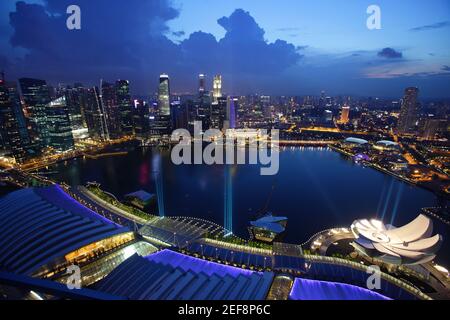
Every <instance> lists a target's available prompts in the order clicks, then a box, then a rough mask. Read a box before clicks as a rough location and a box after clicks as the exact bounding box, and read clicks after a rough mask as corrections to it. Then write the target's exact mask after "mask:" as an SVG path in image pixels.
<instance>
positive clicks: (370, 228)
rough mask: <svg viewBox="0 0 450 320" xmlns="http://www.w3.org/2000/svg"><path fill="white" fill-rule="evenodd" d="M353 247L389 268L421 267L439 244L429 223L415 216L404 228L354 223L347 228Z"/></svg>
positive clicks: (372, 221)
mask: <svg viewBox="0 0 450 320" xmlns="http://www.w3.org/2000/svg"><path fill="white" fill-rule="evenodd" d="M351 229H352V232H353V234H354V235H355V238H356V239H355V241H354V243H353V245H354V247H355V248H356V249H357V250H358V251H360V252H362V253H364V254H366V255H368V256H371V257H373V258H377V259H380V260H383V261H385V262H387V263H392V264H423V263H426V262H429V261H431V260H433V259H434V258H435V256H436V252H437V251H438V250H439V247H440V245H441V243H442V237H441V236H440V235H439V234H436V235H434V236H432V234H433V222H432V221H431V219H430V218H428V217H427V216H425V215H419V216H418V217H417V218H416V219H415V220H414V221H412V222H410V223H408V224H407V225H405V226H403V227H400V228H395V227H393V226H391V225H384V224H383V223H382V222H381V221H379V220H367V219H363V220H356V221H355V222H354V223H353V224H352V226H351Z"/></svg>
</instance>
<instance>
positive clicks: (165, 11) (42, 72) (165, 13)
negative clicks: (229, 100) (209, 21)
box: [8, 0, 301, 94]
mask: <svg viewBox="0 0 450 320" xmlns="http://www.w3.org/2000/svg"><path fill="white" fill-rule="evenodd" d="M72 3H73V0H48V1H47V4H46V5H45V6H42V5H37V4H26V3H24V2H18V3H17V5H16V11H14V12H12V13H10V24H11V26H12V28H13V34H12V36H11V38H10V43H11V44H12V45H13V46H14V47H21V48H24V49H26V51H27V54H26V55H25V57H24V58H23V59H21V60H19V61H18V63H17V65H14V68H12V66H11V65H10V69H14V70H8V71H10V72H11V73H15V74H14V76H16V77H22V76H32V77H41V78H44V79H47V80H50V81H53V82H59V81H62V82H67V83H70V82H74V81H84V82H87V83H92V82H93V81H95V82H97V81H98V79H100V78H104V79H110V80H114V79H117V78H127V79H130V80H131V81H132V82H134V83H133V87H134V88H137V90H136V91H137V92H139V93H143V94H145V93H149V92H151V91H153V90H154V89H155V88H156V81H157V77H158V75H159V73H161V72H167V73H169V74H170V75H171V77H172V79H173V81H172V83H173V87H174V89H175V90H189V89H191V88H192V86H193V85H194V84H193V83H195V82H194V81H193V79H192V78H193V77H195V76H194V74H197V73H198V72H202V73H207V74H213V73H222V74H224V75H227V74H228V75H229V79H230V80H229V81H230V82H231V81H232V80H231V79H232V76H231V75H233V79H236V80H233V81H236V83H235V84H234V85H233V86H239V87H240V88H242V89H252V88H251V87H245V84H248V83H251V82H252V81H251V80H252V79H260V78H261V77H263V76H267V75H269V74H270V75H276V74H277V73H281V72H282V71H283V70H285V69H287V68H289V67H290V66H293V65H295V64H296V63H297V62H298V61H299V59H300V58H301V55H300V54H299V53H298V48H296V47H295V46H294V45H292V44H290V43H287V42H286V41H282V40H276V41H275V42H273V43H268V42H267V41H265V39H264V33H265V32H264V30H263V29H262V28H261V27H260V26H259V25H258V24H257V23H256V21H255V20H254V19H253V17H252V16H251V15H250V14H249V13H248V12H245V11H243V10H240V9H238V10H236V11H235V12H233V13H232V14H231V15H230V16H229V17H222V18H220V19H219V20H218V23H219V25H221V26H222V27H223V28H224V29H225V30H226V34H225V36H224V38H223V39H220V40H219V41H218V40H217V39H216V38H215V37H214V36H213V35H211V34H209V33H205V32H195V33H193V34H191V35H189V37H188V38H187V39H186V40H183V41H181V43H179V44H177V43H174V42H172V41H171V40H169V39H168V38H167V36H166V35H168V34H171V35H174V36H177V35H179V36H182V33H181V32H182V31H181V32H171V30H169V28H168V27H167V22H168V21H170V20H171V19H174V18H176V17H177V16H178V11H176V10H175V9H173V8H172V7H171V6H170V2H169V1H166V0H152V1H141V0H127V1H109V0H96V1H91V0H78V1H76V3H77V5H79V6H80V8H81V15H82V25H81V30H76V31H69V30H68V29H67V28H66V19H67V14H66V8H67V6H69V5H70V4H72ZM240 74H245V80H246V82H245V83H238V81H240V80H241V81H242V82H244V78H242V79H240V78H239V77H238V75H240ZM248 80H250V81H248Z"/></svg>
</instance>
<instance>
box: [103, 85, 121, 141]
mask: <svg viewBox="0 0 450 320" xmlns="http://www.w3.org/2000/svg"><path fill="white" fill-rule="evenodd" d="M101 90H102V94H101V99H100V103H101V104H102V109H103V110H104V117H105V120H106V126H107V132H108V137H109V138H110V139H116V138H118V137H120V135H121V128H120V109H119V102H118V98H117V94H116V86H115V85H113V84H111V83H108V82H103V81H102V83H101Z"/></svg>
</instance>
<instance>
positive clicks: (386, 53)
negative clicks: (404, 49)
mask: <svg viewBox="0 0 450 320" xmlns="http://www.w3.org/2000/svg"><path fill="white" fill-rule="evenodd" d="M377 56H378V57H381V58H386V59H400V58H403V53H401V52H399V51H396V50H395V49H392V48H384V49H382V50H381V51H380V52H378V53H377Z"/></svg>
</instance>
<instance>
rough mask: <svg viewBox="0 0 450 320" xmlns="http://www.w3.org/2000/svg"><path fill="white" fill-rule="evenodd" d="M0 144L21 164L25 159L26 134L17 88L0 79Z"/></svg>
mask: <svg viewBox="0 0 450 320" xmlns="http://www.w3.org/2000/svg"><path fill="white" fill-rule="evenodd" d="M0 142H1V145H3V147H4V148H5V149H6V150H8V151H10V152H11V154H12V156H13V157H14V159H15V160H16V161H17V162H19V163H21V162H23V161H24V160H25V159H26V157H27V152H26V147H27V146H28V134H27V131H26V125H25V118H24V116H23V112H22V108H21V105H20V100H19V97H18V94H17V87H16V85H15V83H14V84H6V83H5V80H4V79H3V77H2V78H1V79H0Z"/></svg>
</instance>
